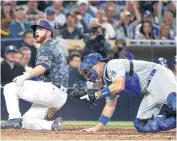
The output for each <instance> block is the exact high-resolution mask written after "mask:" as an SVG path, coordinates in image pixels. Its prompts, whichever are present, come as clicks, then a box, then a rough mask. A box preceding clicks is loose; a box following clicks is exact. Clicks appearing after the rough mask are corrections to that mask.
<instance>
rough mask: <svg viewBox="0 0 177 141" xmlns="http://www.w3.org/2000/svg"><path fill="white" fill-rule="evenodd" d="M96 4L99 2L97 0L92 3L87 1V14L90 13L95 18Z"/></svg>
mask: <svg viewBox="0 0 177 141" xmlns="http://www.w3.org/2000/svg"><path fill="white" fill-rule="evenodd" d="M98 3H99V1H97V0H94V1H91V0H89V8H88V13H90V14H91V15H92V16H93V17H95V15H96V13H97V11H98V8H97V5H98Z"/></svg>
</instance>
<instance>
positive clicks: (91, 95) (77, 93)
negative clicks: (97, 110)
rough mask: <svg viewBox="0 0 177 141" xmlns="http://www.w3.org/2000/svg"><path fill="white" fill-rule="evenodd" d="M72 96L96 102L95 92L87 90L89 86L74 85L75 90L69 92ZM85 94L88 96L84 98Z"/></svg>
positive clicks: (92, 102)
mask: <svg viewBox="0 0 177 141" xmlns="http://www.w3.org/2000/svg"><path fill="white" fill-rule="evenodd" d="M69 95H70V96H71V97H72V98H76V99H83V100H85V101H87V102H89V103H90V104H94V103H95V100H96V98H95V92H94V91H93V90H87V88H85V87H84V88H83V87H82V88H81V87H79V86H78V85H74V90H73V91H72V92H70V94H69ZM84 96H87V98H83V97H84Z"/></svg>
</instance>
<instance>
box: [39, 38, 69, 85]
mask: <svg viewBox="0 0 177 141" xmlns="http://www.w3.org/2000/svg"><path fill="white" fill-rule="evenodd" d="M59 48H60V47H58V46H56V44H55V43H54V42H53V41H52V40H48V41H47V42H46V43H45V44H44V45H42V46H41V47H40V48H39V49H38V51H37V56H36V66H37V65H42V66H43V67H45V68H46V69H47V72H46V73H45V74H44V75H41V76H39V77H38V80H39V81H44V82H52V83H53V84H55V85H62V86H64V87H65V88H67V87H68V77H69V75H68V66H67V63H66V61H65V58H64V56H63V55H62V54H61V52H60V51H59V50H60V49H59Z"/></svg>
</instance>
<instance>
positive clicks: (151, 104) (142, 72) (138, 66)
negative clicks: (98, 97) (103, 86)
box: [103, 59, 177, 119]
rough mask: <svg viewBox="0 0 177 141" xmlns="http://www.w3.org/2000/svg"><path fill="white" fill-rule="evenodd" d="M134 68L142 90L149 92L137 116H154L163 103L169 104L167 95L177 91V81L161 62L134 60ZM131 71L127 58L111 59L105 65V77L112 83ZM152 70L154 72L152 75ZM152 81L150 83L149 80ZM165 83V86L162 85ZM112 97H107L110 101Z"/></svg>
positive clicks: (145, 117) (142, 117)
mask: <svg viewBox="0 0 177 141" xmlns="http://www.w3.org/2000/svg"><path fill="white" fill-rule="evenodd" d="M132 62H133V70H134V73H136V74H137V76H138V79H139V85H140V88H141V91H143V90H144V89H146V90H147V92H148V93H147V94H145V95H144V98H143V100H142V102H141V104H140V107H139V110H138V113H137V118H141V119H147V118H151V117H152V116H156V115H158V114H159V112H160V110H161V108H162V105H163V104H168V103H167V97H168V95H169V94H170V93H172V92H175V93H177V90H176V87H177V83H176V81H175V77H174V75H173V73H172V71H171V70H169V69H168V68H166V67H163V66H161V65H159V64H156V63H152V62H146V61H140V60H133V61H132ZM106 69H107V74H108V78H106V75H105V74H106V73H105V72H106V71H105V70H106ZM129 71H130V61H129V60H126V59H115V60H111V61H110V62H108V63H107V64H106V66H105V67H104V76H103V79H104V80H105V81H107V82H109V83H110V84H111V83H112V82H114V81H115V80H116V79H117V78H119V77H122V76H123V77H126V72H129ZM152 72H154V74H153V75H152ZM149 78H150V80H151V81H150V83H149V85H148V80H149ZM162 84H163V86H162ZM125 87H126V86H125ZM135 87H136V86H135ZM110 100H111V97H109V98H107V99H106V101H108V102H109V101H110Z"/></svg>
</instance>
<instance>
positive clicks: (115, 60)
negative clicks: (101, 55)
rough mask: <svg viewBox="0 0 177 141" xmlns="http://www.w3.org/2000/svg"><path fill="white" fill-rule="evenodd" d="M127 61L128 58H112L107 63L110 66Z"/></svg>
mask: <svg viewBox="0 0 177 141" xmlns="http://www.w3.org/2000/svg"><path fill="white" fill-rule="evenodd" d="M126 61H128V60H127V59H112V60H110V61H109V62H108V63H107V65H108V66H112V65H119V64H122V63H125V62H126Z"/></svg>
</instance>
